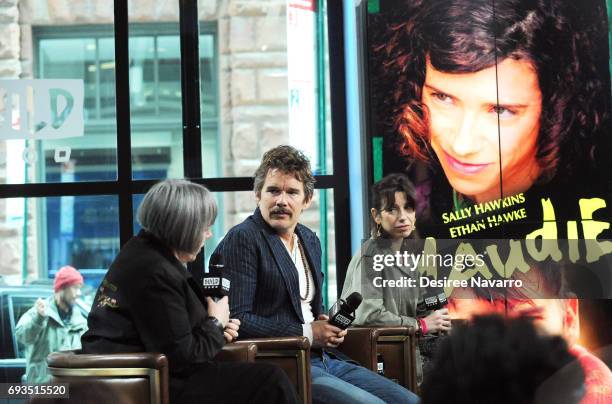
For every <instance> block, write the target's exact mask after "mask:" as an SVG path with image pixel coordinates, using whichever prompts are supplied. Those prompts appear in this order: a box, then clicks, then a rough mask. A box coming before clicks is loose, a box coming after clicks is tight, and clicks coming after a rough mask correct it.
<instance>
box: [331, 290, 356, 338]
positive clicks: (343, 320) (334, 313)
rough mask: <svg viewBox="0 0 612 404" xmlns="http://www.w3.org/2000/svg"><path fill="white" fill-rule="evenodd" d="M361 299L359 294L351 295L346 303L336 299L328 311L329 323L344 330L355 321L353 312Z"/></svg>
mask: <svg viewBox="0 0 612 404" xmlns="http://www.w3.org/2000/svg"><path fill="white" fill-rule="evenodd" d="M362 300H363V297H361V294H360V293H359V292H353V293H351V294H350V295H349V296H348V297H347V298H346V301H345V300H343V299H338V301H337V302H336V303H334V305H333V306H332V307H331V308H330V309H329V323H330V324H332V325H335V326H336V327H338V328H341V329H343V330H344V329H346V328H348V326H349V325H351V323H352V322H353V321H354V320H355V310H357V308H358V307H359V305H360V304H361V301H362Z"/></svg>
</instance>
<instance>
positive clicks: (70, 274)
mask: <svg viewBox="0 0 612 404" xmlns="http://www.w3.org/2000/svg"><path fill="white" fill-rule="evenodd" d="M76 284H81V285H82V284H83V276H82V275H81V274H80V273H79V271H77V270H76V268H74V267H71V266H70V265H66V266H64V267H61V268H60V270H59V271H57V273H56V274H55V280H54V281H53V291H55V292H59V291H60V290H62V289H63V288H65V287H67V286H71V285H76Z"/></svg>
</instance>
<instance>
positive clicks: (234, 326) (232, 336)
mask: <svg viewBox="0 0 612 404" xmlns="http://www.w3.org/2000/svg"><path fill="white" fill-rule="evenodd" d="M238 328H240V320H238V319H237V318H230V319H229V322H228V323H227V325H226V326H225V330H223V336H224V337H225V341H226V342H227V343H228V344H229V343H230V342H232V341H235V340H236V339H237V338H238Z"/></svg>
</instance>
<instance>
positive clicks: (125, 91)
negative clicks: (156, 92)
mask: <svg viewBox="0 0 612 404" xmlns="http://www.w3.org/2000/svg"><path fill="white" fill-rule="evenodd" d="M318 4H319V7H326V8H327V32H328V43H329V45H328V49H327V52H328V55H330V57H329V83H330V97H331V98H330V110H331V128H332V148H333V150H332V158H333V162H334V170H333V173H332V174H329V175H315V178H316V185H315V188H317V189H321V190H326V189H333V191H334V192H333V198H334V225H335V226H334V227H335V232H334V233H335V248H336V251H335V255H336V276H337V291H338V294H340V292H341V288H342V285H343V283H344V278H345V274H346V268H347V266H348V263H349V261H350V259H351V250H350V212H349V209H348V206H349V185H348V149H347V138H346V133H347V129H346V128H347V125H346V96H345V72H344V34H343V29H344V23H343V10H342V2H337V1H322V2H320V3H318ZM321 12H322V10H321V9H318V10H317V13H321ZM197 16H198V12H197V2H196V1H188V0H179V30H180V46H181V89H182V109H183V118H182V125H183V165H184V177H185V178H189V179H190V180H191V181H193V182H196V183H199V184H202V185H205V186H206V187H208V188H209V189H210V190H211V191H213V192H232V191H250V190H252V189H253V178H252V177H226V178H219V177H204V176H203V173H202V155H201V154H202V153H201V149H202V144H201V140H202V139H201V115H200V84H199V83H200V75H199V63H200V60H199V49H198V47H199V35H200V28H201V25H200V24H201V22H200V21H199V20H198V17H197ZM133 26H134V24H130V23H129V19H128V1H127V0H114V24H113V30H114V41H115V90H116V98H115V102H116V104H115V105H121V108H116V123H117V178H116V180H114V181H92V182H71V183H34V184H0V195H1V197H2V198H31V197H51V196H80V195H116V196H117V197H118V199H119V239H120V245H121V246H123V245H124V244H125V243H126V242H127V241H128V240H129V239H130V238H131V237H132V236H133V206H132V197H133V195H134V194H139V193H146V191H147V190H148V189H149V188H150V187H151V186H152V185H153V184H155V183H156V182H157V180H134V179H133V178H132V149H131V126H132V124H131V116H130V94H129V60H130V59H129V37H130V27H133ZM84 27H85V26H74V27H71V29H70V30H69V31H67V32H66V35H71V36H72V37H74V35H75V32H78V30H80V29H85V28H84ZM86 27H87V34H86V35H87V36H88V37H89V36H92V35H93V32H92V31H91V29H92V26H91V25H88V26H86ZM215 28H216V27H215ZM33 29H34V27H33ZM36 29H37V30H39V28H36ZM107 29H108V26H107ZM40 32H44V29H43V31H38V33H40ZM105 33H106V34H107V33H108V31H106V32H105ZM215 40H217V39H216V37H215ZM217 59H218V58H217ZM217 63H218V61H217ZM194 83H195V85H194ZM215 91H217V90H215ZM202 266H203V254H199V256H198V259H197V260H196V262H194V263H192V264H191V265H190V269H192V270H193V269H194V268H202Z"/></svg>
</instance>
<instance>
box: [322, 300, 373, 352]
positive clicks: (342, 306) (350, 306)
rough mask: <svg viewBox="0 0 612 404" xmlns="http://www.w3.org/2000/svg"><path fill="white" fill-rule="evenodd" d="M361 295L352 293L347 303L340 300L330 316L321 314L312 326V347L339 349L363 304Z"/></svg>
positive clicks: (330, 311) (330, 310) (333, 307)
mask: <svg viewBox="0 0 612 404" xmlns="http://www.w3.org/2000/svg"><path fill="white" fill-rule="evenodd" d="M361 300H362V297H361V294H360V293H359V292H353V293H351V294H350V295H349V296H348V297H347V298H346V301H345V300H343V299H339V300H338V301H337V302H336V303H335V304H334V305H333V306H332V307H331V309H329V315H325V314H320V315H319V318H318V319H317V320H316V321H313V322H312V324H311V326H312V339H313V343H312V345H313V346H315V347H323V348H337V347H338V345H340V344H341V343H342V342H344V337H345V336H346V333H347V331H346V329H347V328H348V327H349V325H351V323H352V322H353V320H355V310H357V308H358V307H359V305H360V304H361Z"/></svg>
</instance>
